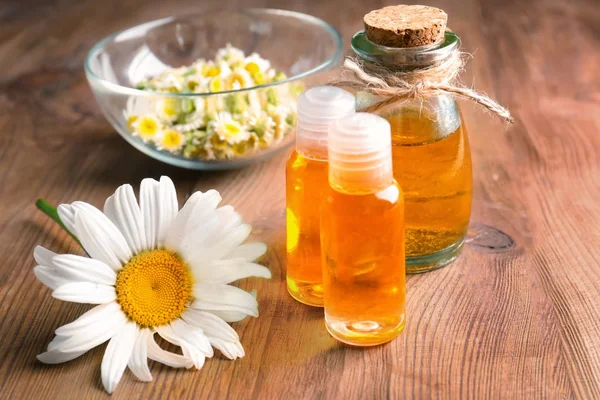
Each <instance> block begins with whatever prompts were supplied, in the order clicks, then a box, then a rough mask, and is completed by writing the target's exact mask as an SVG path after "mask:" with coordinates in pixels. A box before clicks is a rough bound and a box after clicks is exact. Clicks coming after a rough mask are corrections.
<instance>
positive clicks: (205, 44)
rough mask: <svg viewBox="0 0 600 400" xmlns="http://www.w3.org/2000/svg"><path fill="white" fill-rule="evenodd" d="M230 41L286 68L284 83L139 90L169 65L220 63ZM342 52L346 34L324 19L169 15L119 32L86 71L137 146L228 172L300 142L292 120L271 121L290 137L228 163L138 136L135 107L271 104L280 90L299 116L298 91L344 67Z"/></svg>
mask: <svg viewBox="0 0 600 400" xmlns="http://www.w3.org/2000/svg"><path fill="white" fill-rule="evenodd" d="M228 44H231V45H232V46H233V47H236V48H238V49H240V50H242V51H243V52H244V53H245V54H246V55H250V54H252V53H254V52H256V53H258V54H259V55H260V56H261V57H262V58H263V59H266V60H268V61H270V63H271V65H272V67H273V68H274V69H276V70H278V71H282V72H283V73H284V74H285V78H284V79H281V80H279V81H277V82H272V83H268V84H263V85H258V86H254V87H251V88H246V89H238V90H223V91H219V92H217V93H163V92H157V91H148V90H140V89H137V88H136V87H137V85H138V83H139V82H140V81H142V80H143V79H146V78H149V77H153V76H156V75H158V74H160V73H161V72H163V71H164V70H165V69H167V68H177V67H181V66H189V65H191V64H192V63H194V61H196V60H197V59H199V58H203V59H206V60H213V59H214V58H215V56H216V55H217V52H218V51H219V50H220V49H223V48H225V47H226V46H227V45H228ZM341 55H342V38H341V35H340V33H339V32H338V31H337V30H336V29H335V28H333V27H332V26H330V25H329V24H327V23H326V22H324V21H322V20H320V19H318V18H315V17H312V16H310V15H306V14H302V13H298V12H292V11H284V10H274V9H246V10H239V11H216V12H211V13H201V14H200V13H199V14H189V15H185V16H175V17H168V18H164V19H160V20H156V21H152V22H147V23H144V24H141V25H138V26H135V27H133V28H129V29H126V30H124V31H121V32H118V33H115V34H113V35H111V36H108V37H106V38H105V39H103V40H101V41H100V42H99V43H97V44H96V45H95V46H94V47H93V48H92V49H91V50H90V52H89V54H88V56H87V58H86V60H85V72H86V76H87V79H88V82H89V84H90V87H91V89H92V92H93V93H94V96H95V98H96V101H97V102H98V105H99V106H100V108H101V109H102V112H103V113H104V115H105V116H106V118H107V119H108V121H109V122H110V123H111V124H112V125H113V126H114V127H115V129H116V130H117V132H119V134H120V135H121V136H122V137H123V138H124V139H125V140H126V141H127V142H129V143H130V144H131V145H133V146H134V147H135V148H137V149H138V150H140V151H142V152H143V153H145V154H147V155H149V156H150V157H153V158H155V159H158V160H160V161H163V162H165V163H168V164H172V165H176V166H179V167H183V168H189V169H198V170H222V169H230V168H237V167H241V166H244V165H247V164H250V163H253V162H256V161H259V160H263V159H265V158H267V157H269V156H272V155H274V154H275V153H277V152H279V151H280V150H282V149H284V148H286V147H288V146H289V145H290V144H292V143H293V142H294V129H293V125H294V123H295V122H294V121H293V118H286V121H277V123H276V124H275V123H273V122H272V121H270V123H271V124H272V125H273V126H276V128H277V129H279V127H280V126H281V127H285V128H286V130H283V128H282V129H281V132H288V133H287V134H285V135H283V134H281V133H280V135H279V137H277V136H276V133H275V134H274V135H272V136H273V137H274V138H273V139H272V140H270V141H269V142H268V143H267V142H263V141H262V139H261V143H260V145H259V144H256V143H258V142H256V143H255V144H254V146H253V147H252V150H246V151H240V152H238V153H237V154H233V155H231V154H230V153H231V152H229V154H228V155H227V157H228V158H226V159H214V157H215V156H214V155H209V154H207V153H206V152H205V151H204V150H200V151H195V149H197V147H192V146H190V147H186V148H185V151H184V148H182V149H181V150H177V151H174V150H172V151H167V150H164V149H162V150H161V146H160V145H158V146H157V145H156V144H155V143H154V142H152V141H149V140H143V139H142V138H141V137H140V136H138V135H135V134H134V133H133V130H132V125H131V122H132V121H131V119H130V118H128V115H131V113H132V109H133V110H134V111H135V110H137V111H136V113H137V114H143V113H144V112H147V111H148V112H149V111H151V110H154V109H155V107H156V106H157V105H158V104H164V102H170V104H178V105H181V104H198V102H202V104H209V103H210V104H225V102H226V101H227V99H232V98H233V96H232V95H239V96H244V98H245V99H249V98H250V96H252V98H259V99H266V98H271V97H269V96H271V95H272V94H273V93H279V94H281V93H285V94H286V95H290V96H289V97H287V99H288V100H287V101H288V102H289V106H290V107H293V116H295V96H297V94H299V93H298V92H299V91H300V90H299V88H301V87H302V85H304V84H306V85H312V84H314V83H315V74H317V73H318V72H321V71H325V70H327V69H329V68H331V67H333V66H335V65H337V64H338V63H339V61H340V59H341ZM311 82H312V83H311ZM224 89H226V88H224ZM290 99H291V100H290ZM259 104H261V103H259ZM275 104H276V103H275ZM289 109H291V108H289ZM240 112H242V111H240ZM243 112H247V110H245V111H243ZM288 116H289V115H288ZM281 124H283V125H281ZM208 131H209V129H208V127H207V128H206V136H207V139H204V140H210V138H208V136H210V135H211V134H210V133H209V132H208ZM199 134H202V132H200V133H199ZM192 140H196V139H193V138H191V137H189V138H186V143H191V142H192ZM194 143H197V142H194ZM188 149H192V150H190V151H187V150H188ZM177 152H180V153H181V154H177ZM219 157H222V156H219Z"/></svg>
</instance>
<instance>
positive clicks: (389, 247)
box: [321, 182, 406, 346]
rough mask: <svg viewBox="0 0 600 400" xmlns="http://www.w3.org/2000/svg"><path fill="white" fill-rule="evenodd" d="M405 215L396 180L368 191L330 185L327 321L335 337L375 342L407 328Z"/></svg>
mask: <svg viewBox="0 0 600 400" xmlns="http://www.w3.org/2000/svg"><path fill="white" fill-rule="evenodd" d="M403 219H404V204H403V196H402V191H401V189H400V187H399V186H398V185H397V184H396V183H395V182H394V184H392V185H391V186H389V187H388V188H386V189H383V190H381V191H379V192H377V193H370V194H353V193H344V192H339V191H336V190H334V189H331V188H330V189H329V190H328V192H327V195H326V197H325V198H324V202H323V208H322V214H321V246H322V247H321V248H322V257H323V283H324V289H325V323H326V326H327V330H328V331H329V332H330V333H331V335H332V336H333V337H335V338H336V339H338V340H340V341H342V342H345V343H348V344H352V345H357V346H372V345H377V344H381V343H385V342H387V341H390V340H392V339H393V338H394V337H396V336H397V335H398V334H399V333H400V332H401V331H402V329H403V328H404V324H405V302H406V276H405V260H404V224H403Z"/></svg>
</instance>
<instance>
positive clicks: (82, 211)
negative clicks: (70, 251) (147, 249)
mask: <svg viewBox="0 0 600 400" xmlns="http://www.w3.org/2000/svg"><path fill="white" fill-rule="evenodd" d="M76 203H77V202H76ZM83 204H85V203H83ZM60 207H63V208H62V209H63V210H64V209H67V207H68V206H64V205H61V206H60ZM60 207H59V208H60ZM90 207H91V206H90ZM72 208H74V209H75V230H74V232H73V233H74V234H75V235H76V236H77V237H78V238H79V241H80V242H81V244H82V245H83V248H84V249H85V250H86V251H87V253H88V254H89V255H90V257H91V258H94V259H97V260H100V261H102V262H104V263H105V264H106V265H108V266H109V267H111V268H112V269H114V270H115V271H118V270H120V269H121V268H122V266H123V264H124V263H126V262H127V261H129V259H130V258H131V256H132V253H131V249H130V248H129V246H128V245H127V242H126V241H125V238H124V237H123V235H122V234H121V232H120V231H119V230H118V229H117V227H116V226H115V225H114V224H113V223H112V222H111V221H110V220H109V219H108V217H106V215H104V214H103V213H102V212H101V211H100V210H98V209H95V211H90V209H88V208H87V207H85V208H84V207H76V205H75V203H73V206H72ZM92 208H93V207H92Z"/></svg>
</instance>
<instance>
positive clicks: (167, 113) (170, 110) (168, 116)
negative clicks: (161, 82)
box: [156, 97, 181, 122]
mask: <svg viewBox="0 0 600 400" xmlns="http://www.w3.org/2000/svg"><path fill="white" fill-rule="evenodd" d="M180 113H181V107H180V104H179V101H178V100H177V99H175V98H171V97H166V98H163V99H160V100H159V101H157V102H156V114H157V115H158V117H159V118H160V119H161V120H162V121H164V122H173V121H175V120H176V119H177V117H179V114H180Z"/></svg>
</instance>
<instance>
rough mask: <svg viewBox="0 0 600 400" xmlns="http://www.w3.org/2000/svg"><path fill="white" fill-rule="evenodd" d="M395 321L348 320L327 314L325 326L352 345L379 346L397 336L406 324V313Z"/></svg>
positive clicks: (328, 330)
mask: <svg viewBox="0 0 600 400" xmlns="http://www.w3.org/2000/svg"><path fill="white" fill-rule="evenodd" d="M394 320H395V321H394V323H389V322H387V323H386V322H383V321H348V320H340V319H337V318H331V317H328V316H327V314H325V327H326V328H327V332H329V334H330V335H331V336H333V338H334V339H336V340H338V341H340V342H342V343H346V344H349V345H352V346H361V347H366V346H377V345H380V344H384V343H387V342H389V341H391V340H393V339H394V338H396V337H397V336H398V335H399V334H400V333H401V332H402V331H403V330H404V326H405V325H406V318H405V317H404V315H402V317H401V318H400V319H399V320H398V318H394Z"/></svg>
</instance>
